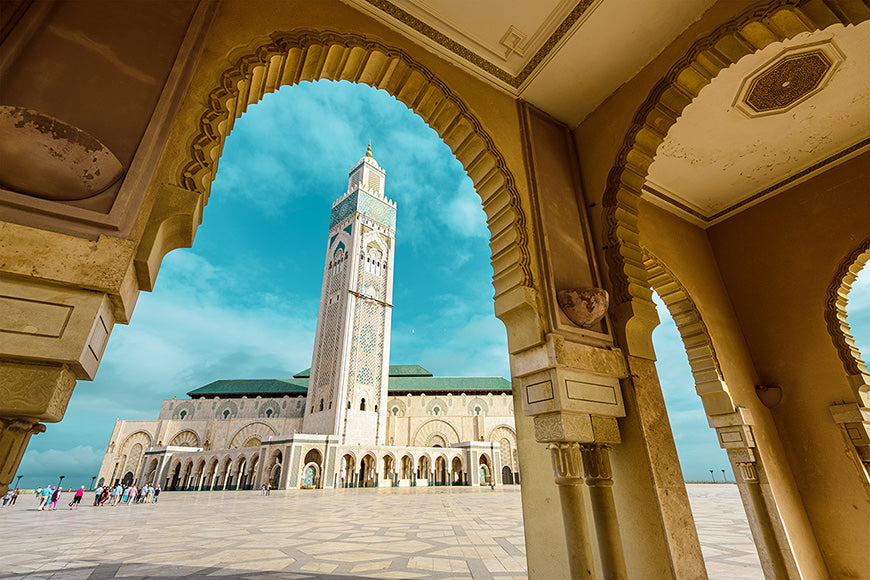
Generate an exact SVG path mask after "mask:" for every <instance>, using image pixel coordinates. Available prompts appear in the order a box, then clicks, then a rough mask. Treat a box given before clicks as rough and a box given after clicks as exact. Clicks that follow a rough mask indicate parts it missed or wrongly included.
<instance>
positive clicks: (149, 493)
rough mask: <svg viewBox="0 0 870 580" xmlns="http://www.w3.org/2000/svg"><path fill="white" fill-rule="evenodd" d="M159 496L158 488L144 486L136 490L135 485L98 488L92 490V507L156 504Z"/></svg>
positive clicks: (148, 485) (149, 485)
mask: <svg viewBox="0 0 870 580" xmlns="http://www.w3.org/2000/svg"><path fill="white" fill-rule="evenodd" d="M159 495H160V486H159V485H158V486H157V487H154V486H153V485H151V484H150V483H149V484H146V485H143V486H142V487H141V488H139V489H137V488H136V486H135V485H121V484H120V483H119V484H118V485H116V486H115V487H111V486H108V485H107V486H100V487H98V488H97V489H95V490H94V505H95V506H97V507H100V506H102V505H106V504H108V505H113V506H114V505H118V504H119V503H122V504H131V503H157V497H158V496H159Z"/></svg>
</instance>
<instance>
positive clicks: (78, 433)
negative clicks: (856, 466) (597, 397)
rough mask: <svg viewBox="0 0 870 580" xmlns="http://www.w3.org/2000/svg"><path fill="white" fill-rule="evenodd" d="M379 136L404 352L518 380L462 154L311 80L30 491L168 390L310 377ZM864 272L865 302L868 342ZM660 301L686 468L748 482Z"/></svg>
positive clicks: (45, 443)
mask: <svg viewBox="0 0 870 580" xmlns="http://www.w3.org/2000/svg"><path fill="white" fill-rule="evenodd" d="M369 141H371V142H372V147H373V153H374V157H375V158H376V159H377V160H378V163H379V164H380V165H381V166H382V167H384V168H385V169H386V171H387V178H386V188H385V192H384V193H385V195H386V196H387V197H389V198H390V199H393V200H395V201H397V204H398V216H399V217H398V220H399V222H398V225H397V236H396V240H397V241H396V268H395V272H396V281H395V288H394V302H395V305H396V307H395V309H394V314H393V325H392V344H391V356H390V358H391V363H392V362H393V361H397V363H398V361H402V362H403V363H404V362H405V361H408V360H410V361H416V362H417V363H418V364H420V365H421V366H423V367H424V368H426V369H428V370H429V371H431V372H432V373H433V374H435V375H437V376H459V377H462V376H490V377H502V378H505V379H508V380H509V379H510V366H509V357H508V350H507V338H506V333H505V328H504V326H503V325H502V323H501V322H500V321H499V320H497V319H496V318H495V315H494V307H493V286H492V267H491V265H490V248H489V231H488V229H487V227H486V215H485V214H484V212H483V210H482V207H481V203H480V197H479V196H478V195H477V193H476V192H475V190H474V186H473V184H472V182H471V180H470V179H469V178H468V177H467V176H466V174H465V172H464V170H463V168H462V166H461V164H460V163H459V162H458V161H457V160H456V158H455V156H454V155H453V154H452V152H451V151H450V149H449V148H448V147H447V145H445V144H444V143H443V142H442V141H441V140H440V139H439V138H438V136H437V134H436V133H435V132H434V131H433V130H432V129H431V128H429V127H428V126H426V124H425V123H424V122H423V121H422V120H421V119H420V118H419V117H418V116H416V115H415V114H414V113H412V112H411V111H410V110H408V109H407V107H406V106H405V105H403V104H402V103H400V102H398V101H397V100H395V99H394V98H392V97H390V96H389V95H387V93H385V92H384V91H379V90H377V89H373V88H371V87H368V86H362V85H352V84H350V83H347V82H344V81H342V82H329V81H319V82H317V83H310V82H303V83H300V84H298V85H295V86H290V87H284V88H282V89H280V90H279V91H277V92H275V93H272V94H269V95H266V97H265V98H264V99H263V100H262V101H261V102H260V103H258V104H256V105H254V106H251V107H250V108H249V110H248V112H246V113H245V114H244V115H243V116H242V117H241V118H240V119H238V120H237V121H236V123H235V126H234V130H233V132H232V135H231V136H230V137H229V138H228V139H227V141H226V145H225V149H224V153H223V155H222V157H221V159H220V164H219V168H218V171H217V176H216V178H215V181H214V183H213V185H212V191H211V195H210V198H209V203H208V205H207V206H206V207H205V209H204V211H203V222H202V225H201V226H200V227H199V230H198V232H197V235H196V240H195V241H194V244H193V247H192V248H190V249H179V250H175V251H173V252H170V253H169V254H167V255H166V256H165V257H164V259H163V263H162V265H161V271H160V273H159V275H158V276H157V280H156V285H155V289H154V292H150V293H149V292H143V293H141V294H140V296H139V298H138V304H137V306H136V309H135V311H134V313H133V316H132V320H131V324H130V325H129V326H124V325H116V326H115V328H114V330H113V332H112V336H111V337H110V339H109V342H108V345H107V347H106V350H105V353H104V356H103V362H102V363H101V368H100V369H99V371H98V373H97V376H96V378H95V380H94V381H93V382H87V381H79V382H78V384H77V386H76V388H75V390H74V392H73V395H72V398H71V399H70V402H69V406H68V409H67V412H66V416H65V417H64V419H63V421H62V422H60V423H56V424H54V423H49V424H46V426H47V431H46V432H45V433H42V434H39V435H35V436H33V437H32V438H31V440H30V444H29V445H28V449H27V451H26V453H25V455H24V458H23V459H22V462H21V466H20V468H19V470H18V474H21V475H23V476H24V477H22V480H21V481H22V484H23V485H24V486H25V487H26V488H27V489H35V488H37V487H41V486H43V485H46V484H48V485H54V484H56V482H57V479H58V476H59V475H60V474H65V475H66V476H67V477H66V479H65V481H74V482H75V486H74V487H76V488H77V487H78V486H80V485H82V484H84V485H85V486H86V487H87V486H89V485H90V481H91V476H93V475H96V474H97V473H98V471H99V468H100V464H101V462H102V460H103V457H104V454H105V451H106V448H107V446H108V444H109V441H110V437H111V434H112V429H113V427H114V423H115V421H116V420H118V419H124V420H153V419H156V417H157V415H158V413H159V410H160V404H161V402H162V401H163V400H166V399H171V398H173V396H174V397H175V398H183V397H186V393H187V392H189V391H191V390H193V389H195V388H198V387H200V386H204V385H206V384H209V383H211V382H213V381H215V380H221V379H224V380H244V379H257V378H265V377H272V378H292V374H290V375H289V376H287V373H296V372H298V371H291V369H305V368H307V367H310V365H311V349H312V348H313V343H314V329H315V325H316V319H317V309H318V305H319V298H320V284H321V281H322V270H323V260H324V251H325V243H326V236H327V231H328V223H329V211H330V208H331V204H332V202H333V201H334V200H335V199H338V198H339V197H340V196H341V195H342V194H343V193H344V191H346V189H347V173H348V171H349V170H350V169H351V168H352V167H353V165H354V164H355V162H356V161H357V160H358V159H359V158H360V157H362V156H363V155H364V154H365V151H366V145H367V143H368V142H369ZM862 274H863V275H861V276H859V278H858V280H857V281H856V283H855V284H854V285H853V289H852V293H851V294H850V303H849V310H848V312H849V323H850V324H851V325H852V329H853V335H854V336H855V339H856V341H857V343H858V344H862V345H864V346H865V350H864V352H865V353H866V352H867V350H866V347H867V345H870V281H868V280H870V276H868V275H867V274H866V273H863V272H862ZM655 301H656V306H657V310H658V313H659V318H660V319H661V324H660V325H659V326H658V327H657V328H656V329H655V331H654V333H653V343H654V347H655V352H656V355H657V357H658V361H657V363H656V369H657V371H658V375H659V378H660V382H661V385H662V391H663V394H664V397H665V402H666V405H667V409H668V418H669V421H670V424H671V428H672V431H673V433H674V438H675V442H676V445H677V450H678V454H679V456H680V463H681V466H682V470H683V477H684V479H686V481H687V483H689V482H696V483H710V482H708V481H705V477H704V476H705V475H706V476H707V478H706V479H709V469H714V471H715V473H716V474H718V475H719V477H721V471H720V470H721V469H726V472H727V473H728V476H729V477H730V478H733V473H732V472H731V468H730V464H729V463H728V460H727V457H726V455H725V452H724V451H723V450H722V449H721V448H720V447H719V445H718V442H717V438H716V434H715V431H714V430H712V429H710V428H709V426H708V425H707V418H706V415H705V413H704V411H703V407H702V405H701V400H700V397H698V396H697V394H696V393H695V389H694V380H693V378H692V375H691V369H690V368H689V365H688V359H687V356H686V352H685V349H684V346H683V343H682V339H681V338H680V335H679V332H678V331H677V329H676V325H675V323H674V322H673V319H672V318H671V316H670V314H669V313H668V311H667V309H666V308H664V307H663V305H662V304H661V301H660V300H659V299H658V297H657V296H656V297H655ZM232 377H238V378H232ZM15 481H16V480H13V484H14V483H15ZM52 482H53V483H52ZM729 483H730V482H729Z"/></svg>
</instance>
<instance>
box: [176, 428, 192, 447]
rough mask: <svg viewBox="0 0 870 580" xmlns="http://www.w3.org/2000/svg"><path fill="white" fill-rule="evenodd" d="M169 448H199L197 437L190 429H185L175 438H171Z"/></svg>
mask: <svg viewBox="0 0 870 580" xmlns="http://www.w3.org/2000/svg"><path fill="white" fill-rule="evenodd" d="M169 446H170V447H199V446H200V445H199V435H197V434H196V433H194V432H193V431H191V430H190V429H185V430H184V431H181V432H180V433H178V434H177V435H175V437H173V438H172V439H171V440H170V441H169Z"/></svg>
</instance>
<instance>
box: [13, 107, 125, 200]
mask: <svg viewBox="0 0 870 580" xmlns="http://www.w3.org/2000/svg"><path fill="white" fill-rule="evenodd" d="M0 157H2V158H3V163H2V164H0V184H2V185H3V186H4V187H6V188H8V189H10V190H12V191H15V192H18V193H24V194H27V195H32V196H34V197H39V198H42V199H49V200H55V201H72V200H79V199H87V198H89V197H93V196H94V195H97V194H99V193H100V192H103V191H105V190H106V189H108V188H109V187H111V186H112V185H113V184H115V183H116V182H117V181H118V179H120V178H121V175H122V174H123V172H124V168H123V166H122V165H121V162H120V161H118V158H117V157H115V155H114V154H113V153H112V152H111V151H110V150H109V149H108V147H106V146H105V145H103V144H102V143H100V141H99V140H98V139H97V138H96V137H94V136H92V135H90V134H88V133H86V132H85V131H82V130H81V129H79V128H78V127H75V126H73V125H70V124H68V123H65V122H63V121H61V120H60V119H56V118H54V117H50V116H48V115H45V114H43V113H40V112H39V111H34V110H33V109H27V108H24V107H14V106H9V105H3V106H0Z"/></svg>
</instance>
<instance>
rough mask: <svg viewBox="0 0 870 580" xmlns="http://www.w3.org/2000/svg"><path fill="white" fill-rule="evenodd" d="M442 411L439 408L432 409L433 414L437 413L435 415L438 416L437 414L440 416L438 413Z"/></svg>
mask: <svg viewBox="0 0 870 580" xmlns="http://www.w3.org/2000/svg"><path fill="white" fill-rule="evenodd" d="M440 410H441V409H439V408H438V407H435V408H434V409H432V412H433V413H435V414H436V415H437V414H438V411H440Z"/></svg>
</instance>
